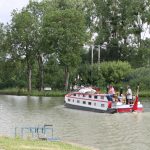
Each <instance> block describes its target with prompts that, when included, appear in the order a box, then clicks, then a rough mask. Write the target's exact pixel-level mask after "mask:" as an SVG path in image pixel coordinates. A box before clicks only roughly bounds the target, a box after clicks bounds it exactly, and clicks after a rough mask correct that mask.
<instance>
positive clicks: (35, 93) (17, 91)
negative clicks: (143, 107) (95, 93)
mask: <svg viewBox="0 0 150 150" xmlns="http://www.w3.org/2000/svg"><path fill="white" fill-rule="evenodd" d="M0 94H4V95H5V94H6V95H24V96H26V95H30V96H46V97H64V96H65V94H67V92H65V91H61V90H52V91H38V90H32V92H28V91H27V90H25V89H17V88H13V89H3V90H0ZM139 97H150V91H146V90H145V91H140V92H139Z"/></svg>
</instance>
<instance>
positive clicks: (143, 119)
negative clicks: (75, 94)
mask: <svg viewBox="0 0 150 150" xmlns="http://www.w3.org/2000/svg"><path fill="white" fill-rule="evenodd" d="M63 102H64V100H63V98H50V97H26V96H3V95H1V96H0V135H8V136H13V135H14V128H15V127H25V126H38V125H43V124H53V125H54V135H55V136H56V137H60V138H61V139H62V140H64V141H69V142H75V143H78V144H83V145H86V146H91V147H94V148H97V149H100V150H120V149H121V150H135V149H136V150H141V149H143V150H149V149H150V140H149V137H150V102H148V101H147V102H146V101H145V102H144V108H145V112H144V113H124V114H105V113H94V112H87V111H80V110H72V109H68V108H65V107H64V106H63Z"/></svg>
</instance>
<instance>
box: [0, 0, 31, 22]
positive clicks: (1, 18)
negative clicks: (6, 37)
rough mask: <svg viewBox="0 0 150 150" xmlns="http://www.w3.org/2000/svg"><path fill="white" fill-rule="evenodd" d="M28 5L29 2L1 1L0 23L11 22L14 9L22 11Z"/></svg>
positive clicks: (16, 0) (24, 0) (22, 0)
mask: <svg viewBox="0 0 150 150" xmlns="http://www.w3.org/2000/svg"><path fill="white" fill-rule="evenodd" d="M28 3H29V0H0V23H5V24H6V23H7V22H9V21H10V20H11V12H12V11H13V9H18V10H20V9H21V8H23V7H24V6H26V5H27V4H28Z"/></svg>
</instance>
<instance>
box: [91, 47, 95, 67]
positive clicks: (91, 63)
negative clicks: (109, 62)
mask: <svg viewBox="0 0 150 150" xmlns="http://www.w3.org/2000/svg"><path fill="white" fill-rule="evenodd" d="M93 50H94V46H92V50H91V65H92V66H93Z"/></svg>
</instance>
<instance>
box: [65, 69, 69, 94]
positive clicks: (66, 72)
mask: <svg viewBox="0 0 150 150" xmlns="http://www.w3.org/2000/svg"><path fill="white" fill-rule="evenodd" d="M68 86H69V70H68V68H67V67H66V68H65V90H66V91H67V90H68Z"/></svg>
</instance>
